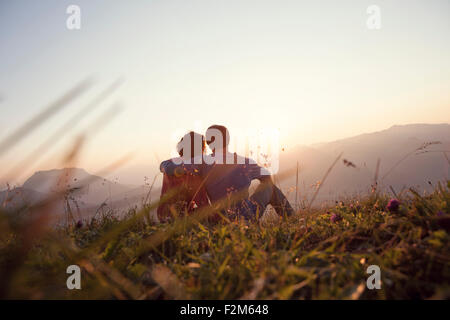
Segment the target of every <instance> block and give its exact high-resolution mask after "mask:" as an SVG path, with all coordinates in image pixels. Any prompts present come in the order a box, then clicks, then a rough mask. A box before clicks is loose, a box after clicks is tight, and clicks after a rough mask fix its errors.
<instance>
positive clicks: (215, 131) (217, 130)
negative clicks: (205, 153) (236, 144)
mask: <svg viewBox="0 0 450 320" xmlns="http://www.w3.org/2000/svg"><path fill="white" fill-rule="evenodd" d="M218 139H221V140H218ZM229 142H230V133H229V132H228V129H227V128H226V127H225V126H221V125H218V124H214V125H212V126H210V127H209V128H208V129H207V130H206V143H207V144H208V145H209V146H210V147H211V146H216V147H217V146H221V148H222V149H224V150H227V149H228V144H229Z"/></svg>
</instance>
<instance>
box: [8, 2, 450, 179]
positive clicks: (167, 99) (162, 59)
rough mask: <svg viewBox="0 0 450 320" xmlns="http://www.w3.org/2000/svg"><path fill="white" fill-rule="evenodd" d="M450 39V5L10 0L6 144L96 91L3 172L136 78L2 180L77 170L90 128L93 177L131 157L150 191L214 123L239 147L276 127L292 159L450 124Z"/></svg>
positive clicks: (15, 154) (34, 135)
mask: <svg viewBox="0 0 450 320" xmlns="http://www.w3.org/2000/svg"><path fill="white" fill-rule="evenodd" d="M69 5H78V6H79V8H80V9H81V20H80V21H81V28H80V29H76V30H69V29H68V28H67V26H66V20H67V19H68V17H69V16H70V14H68V13H66V9H67V7H68V6H69ZM370 5H376V6H378V8H379V9H380V21H381V25H380V28H379V29H375V30H373V29H369V28H368V26H367V20H368V18H369V17H370V13H369V14H368V13H367V8H368V7H369V6H370ZM449 39H450V2H449V1H448V0H442V1H440V0H430V1H421V0H418V1H416V0H408V1H403V0H397V1H379V0H375V1H374V0H371V1H365V0H354V1H349V0H344V1H334V0H333V1H331V0H330V1H285V0H282V1H275V0H272V1H263V0H257V1H256V0H255V1H253V0H246V1H242V0H241V1H234V0H228V1H218V0H192V1H186V0H183V1H181V0H180V1H174V0H142V1H138V0H133V1H118V0H117V1H116V0H89V1H81V0H71V1H61V0H41V1H26V0H0V43H1V49H0V110H1V117H0V141H1V140H2V139H3V138H5V137H7V136H8V135H9V134H11V133H12V132H14V130H15V129H17V128H19V127H20V126H21V125H22V124H24V123H25V122H26V121H27V120H29V119H30V118H32V117H33V116H35V115H36V114H38V113H39V112H40V111H42V110H43V108H45V107H46V106H48V105H49V104H50V103H51V102H53V101H55V100H56V99H58V98H59V97H60V96H61V95H63V94H64V93H66V92H68V91H69V90H70V89H71V88H73V87H74V86H75V85H76V84H77V83H80V82H81V81H83V80H85V79H90V81H91V82H90V83H91V85H90V86H89V88H88V89H87V90H86V91H85V92H83V94H82V95H81V96H80V97H78V98H77V99H74V100H73V101H71V103H70V104H68V105H67V107H66V108H64V109H63V110H61V111H60V112H58V113H56V114H55V115H53V116H52V117H51V118H49V119H48V120H47V121H46V122H45V123H43V124H42V125H41V126H39V127H38V128H36V130H34V131H33V132H31V134H30V135H28V136H27V137H26V138H25V139H23V140H21V141H17V143H16V144H15V145H14V147H13V148H11V149H10V150H8V152H7V153H4V154H0V165H1V167H2V168H3V170H2V171H3V172H8V170H10V169H11V168H13V167H14V166H16V165H17V163H20V159H23V158H26V157H27V156H28V155H29V154H31V153H32V152H33V150H35V148H36V147H37V146H38V145H39V144H40V143H41V142H42V141H44V140H45V139H46V138H48V137H50V136H51V135H52V134H54V133H55V132H56V131H58V128H60V127H61V126H62V125H63V124H64V123H66V121H68V119H71V117H73V116H74V115H76V114H77V112H80V110H82V109H83V108H84V107H85V106H87V105H89V103H90V102H91V101H92V100H93V99H95V97H96V96H98V95H99V94H100V93H101V92H102V91H104V90H105V89H106V88H107V87H108V86H110V85H111V84H112V83H113V82H114V81H116V80H117V79H121V81H122V82H121V85H120V86H119V87H118V88H117V90H115V91H114V93H113V94H111V95H110V96H108V97H107V99H106V100H104V101H102V103H101V104H98V105H96V106H95V108H94V107H92V109H91V108H90V109H91V110H90V111H89V112H88V113H86V116H85V117H84V118H83V119H82V121H80V122H79V123H77V124H76V125H72V124H70V123H69V124H68V125H66V126H65V128H64V130H62V132H63V134H59V135H58V137H59V139H58V140H57V141H55V143H53V144H52V145H51V148H49V149H48V150H46V152H45V153H43V154H40V155H39V157H33V160H35V161H33V163H32V164H31V165H29V166H24V167H23V170H21V171H20V175H19V176H17V177H16V176H15V177H14V178H12V177H7V175H5V174H4V175H3V176H2V177H0V184H4V183H5V182H6V181H10V182H11V181H13V182H17V183H20V181H23V179H25V178H27V177H28V176H29V175H30V174H32V173H33V172H34V171H36V170H44V169H51V168H57V167H60V166H62V163H63V162H62V157H63V154H64V153H65V152H67V150H68V149H69V148H70V147H71V146H72V145H73V144H74V141H75V139H76V137H77V136H79V135H80V134H82V133H85V134H87V142H86V144H85V145H83V148H82V150H81V153H80V156H79V158H78V164H77V166H79V167H83V168H85V169H87V170H88V171H89V172H92V173H95V172H97V171H99V170H102V169H103V168H104V167H105V166H107V165H109V164H110V163H113V162H114V161H116V160H117V159H120V158H121V157H123V156H124V155H126V154H129V153H131V154H132V158H131V160H130V161H129V162H128V163H127V164H126V165H125V166H124V167H122V168H121V169H119V170H118V171H116V172H115V173H114V175H116V176H117V178H118V179H119V180H120V181H121V182H123V183H129V184H139V183H143V181H144V176H149V177H150V176H152V175H154V174H155V173H157V172H158V166H159V162H160V161H162V160H164V159H167V158H170V157H171V155H172V152H173V148H174V145H175V143H176V141H177V140H178V139H179V138H180V137H181V135H182V134H184V133H185V132H187V131H188V130H196V131H198V132H200V133H203V132H204V130H205V129H206V128H207V127H208V126H209V125H211V124H224V125H226V126H228V127H229V129H230V132H231V136H232V139H233V133H235V135H234V137H236V136H239V137H240V136H241V134H242V133H243V132H255V131H258V130H261V129H270V130H276V131H277V132H279V147H280V148H284V149H286V150H289V149H292V148H294V147H295V146H297V145H308V144H313V143H318V142H324V141H333V140H337V139H341V138H345V137H350V136H354V135H357V134H361V133H366V132H373V131H379V130H383V129H387V128H389V127H391V126H392V125H396V124H409V123H449V122H450V59H449V57H450V41H449ZM117 106H119V108H120V109H119V110H120V111H119V112H118V113H117V114H115V116H114V117H113V118H111V119H109V121H104V122H102V121H101V119H104V118H105V114H109V113H108V112H109V111H108V110H111V109H110V108H112V107H117ZM114 110H115V109H114ZM93 128H97V130H93Z"/></svg>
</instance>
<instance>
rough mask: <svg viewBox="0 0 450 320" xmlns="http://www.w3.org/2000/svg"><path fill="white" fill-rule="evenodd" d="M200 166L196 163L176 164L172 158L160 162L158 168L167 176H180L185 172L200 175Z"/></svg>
mask: <svg viewBox="0 0 450 320" xmlns="http://www.w3.org/2000/svg"><path fill="white" fill-rule="evenodd" d="M200 169H201V167H200V165H198V164H184V163H181V164H176V163H175V162H174V161H172V160H166V161H163V162H161V165H160V166H159V170H160V171H161V172H163V173H165V174H167V175H168V176H176V177H180V176H182V175H185V174H191V175H200V174H201V170H200Z"/></svg>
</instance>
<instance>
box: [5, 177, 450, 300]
mask: <svg viewBox="0 0 450 320" xmlns="http://www.w3.org/2000/svg"><path fill="white" fill-rule="evenodd" d="M388 200H389V198H388V197H387V196H382V195H372V196H371V197H369V198H367V199H365V200H362V199H358V201H356V200H354V201H350V202H348V203H345V204H344V203H339V204H337V205H336V206H335V207H332V208H328V210H325V211H317V210H314V209H311V210H309V211H304V212H299V213H298V214H297V215H296V216H294V217H290V218H277V219H262V221H259V222H247V223H245V222H243V221H231V222H225V221H223V222H219V223H210V222H207V221H206V220H203V221H201V222H198V221H197V222H194V224H193V225H192V224H191V225H190V224H189V223H188V222H189V219H190V218H189V217H180V218H179V219H178V220H177V221H175V222H172V223H166V224H148V223H146V221H145V220H144V218H143V217H144V216H146V214H143V215H140V213H139V212H137V211H136V210H131V211H130V212H129V213H128V214H127V215H125V217H124V218H123V219H121V220H119V219H117V218H115V215H113V214H111V215H106V216H103V217H101V218H100V219H97V220H93V221H90V222H89V223H85V224H84V225H83V226H82V227H80V228H76V227H75V226H71V227H66V228H59V229H57V230H52V231H49V232H47V233H46V234H45V235H43V236H41V237H40V238H38V239H36V240H35V241H33V243H32V246H31V247H30V248H29V250H27V251H24V246H23V245H22V242H23V241H25V242H26V240H27V239H26V235H24V234H20V233H19V231H18V230H20V229H18V228H16V227H12V226H11V225H9V224H8V219H7V218H6V216H4V215H3V216H2V219H1V221H0V227H1V230H2V232H1V236H0V268H1V269H0V270H2V271H3V274H5V272H6V271H8V270H9V274H10V275H11V276H10V277H9V281H8V283H5V282H3V284H2V286H3V288H2V289H3V291H2V293H3V296H4V297H7V298H45V299H54V298H62V299H70V298H79V299H109V298H119V299H122V298H125V299H127V298H135V299H158V298H163V299H172V298H193V299H239V298H248V299H254V298H257V299H410V298H420V299H425V298H440V299H445V298H447V299H448V298H449V297H450V287H449V280H450V268H449V266H450V263H449V262H450V252H449V240H450V235H449V230H448V221H449V217H450V207H449V205H450V193H449V185H447V186H446V187H444V186H442V185H439V186H438V187H437V188H436V190H435V191H434V192H433V193H431V194H428V195H420V194H419V193H418V192H416V191H415V190H410V192H409V193H408V195H406V196H404V197H403V198H402V199H399V200H400V203H401V205H400V208H399V210H398V211H396V212H389V211H388V210H386V205H387V203H388ZM438 213H439V214H438ZM333 214H335V215H336V216H337V217H339V219H335V220H332V219H331V216H332V215H333ZM174 226H177V227H176V229H173V228H175V227H174ZM169 231H170V232H169ZM160 234H163V235H164V234H168V236H167V237H166V238H159V236H158V235H160ZM24 237H25V238H24ZM155 239H157V240H158V239H162V240H160V241H159V242H154V243H155V244H153V242H152V241H154V240H155ZM150 243H151V245H149V244H150ZM21 254H22V255H23V259H22V260H20V259H18V258H17V257H19V255H21ZM17 261H20V263H17ZM12 262H15V263H16V264H12ZM70 264H78V265H80V266H81V267H82V290H68V289H67V288H66V278H67V276H68V275H67V274H66V268H67V266H68V265H70ZM372 264H375V265H378V266H380V268H381V279H382V289H381V290H368V289H367V288H366V285H365V282H366V279H367V277H368V274H367V273H366V270H367V267H368V266H369V265H372ZM11 265H16V266H17V268H14V270H10V269H8V268H10V266H11ZM2 281H3V279H2Z"/></svg>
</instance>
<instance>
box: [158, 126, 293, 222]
mask: <svg viewBox="0 0 450 320" xmlns="http://www.w3.org/2000/svg"><path fill="white" fill-rule="evenodd" d="M205 135H206V138H205V137H204V136H203V135H201V134H198V133H195V132H189V133H188V134H186V135H185V136H184V137H183V138H182V139H181V140H180V142H179V143H178V145H177V151H178V153H179V155H180V157H178V158H173V159H169V160H166V161H163V162H162V163H161V165H160V170H161V172H162V173H163V174H164V177H163V186H162V190H161V199H160V205H159V206H158V209H157V214H158V219H159V220H160V221H161V222H164V221H167V220H170V219H171V218H172V217H174V216H178V215H183V214H186V213H187V214H189V213H192V212H194V211H195V210H197V209H199V208H204V207H206V206H213V207H214V208H218V209H219V211H220V212H221V213H222V214H223V215H224V216H226V217H227V218H228V219H230V220H232V219H234V218H238V219H240V218H244V219H245V220H254V219H256V218H257V217H258V216H262V215H263V213H264V211H265V209H266V207H267V206H268V205H269V204H270V205H271V206H272V207H273V208H274V209H275V211H276V212H277V214H278V215H280V216H284V215H287V216H290V215H292V214H293V213H294V210H293V209H292V207H291V205H290V204H289V202H288V200H287V199H286V197H285V196H284V194H283V193H282V192H281V190H280V189H279V188H278V187H277V186H275V184H274V183H273V182H272V178H271V176H270V173H269V172H268V171H267V170H266V169H265V168H262V167H260V166H258V165H257V164H256V163H255V162H254V161H253V160H251V159H249V158H245V157H241V156H239V155H237V154H236V153H230V152H229V151H228V143H229V141H230V135H229V132H228V129H227V128H225V127H224V126H220V125H213V126H211V127H209V128H208V129H207V131H206V134H205ZM206 144H208V146H209V147H210V149H211V151H212V153H211V154H210V155H207V154H205V150H206ZM254 179H258V180H259V181H260V184H259V185H258V187H257V188H256V190H255V192H254V193H253V195H252V196H249V191H248V189H249V187H250V183H251V182H252V180H254ZM214 210H216V211H217V209H212V210H211V211H214Z"/></svg>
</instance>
